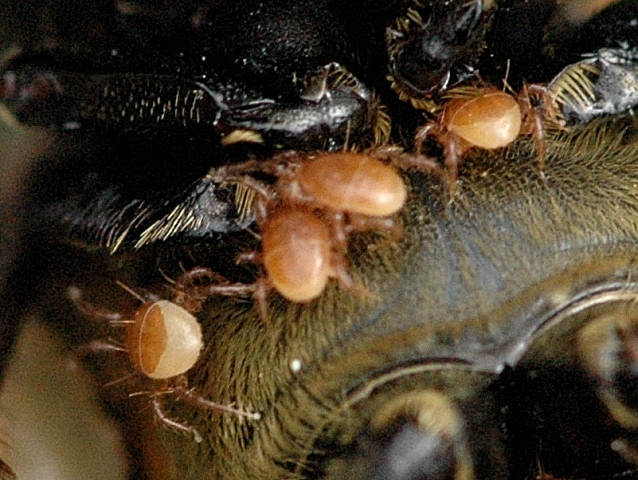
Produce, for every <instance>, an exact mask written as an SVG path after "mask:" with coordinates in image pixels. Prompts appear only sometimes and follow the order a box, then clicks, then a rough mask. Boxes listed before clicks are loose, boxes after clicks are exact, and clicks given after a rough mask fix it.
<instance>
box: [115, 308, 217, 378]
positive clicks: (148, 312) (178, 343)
mask: <svg viewBox="0 0 638 480" xmlns="http://www.w3.org/2000/svg"><path fill="white" fill-rule="evenodd" d="M126 346H127V349H128V353H129V357H130V359H131V362H132V363H133V365H135V367H136V368H137V369H138V370H140V371H141V372H142V373H143V374H144V375H146V376H147V377H149V378H152V379H155V380H165V379H168V378H172V377H176V376H177V375H181V374H183V373H186V372H187V371H188V370H190V369H191V367H192V366H193V365H195V363H196V362H197V360H198V359H199V356H200V353H201V350H202V348H203V347H204V340H203V337H202V327H201V326H200V325H199V323H198V322H197V319H196V318H195V316H194V315H192V314H191V313H189V312H187V311H186V310H184V308H182V307H180V306H179V305H177V304H175V303H172V302H169V301H168V300H157V301H156V302H153V303H150V304H148V303H147V304H145V305H143V306H142V307H141V308H139V309H137V310H136V311H135V312H134V313H133V315H132V321H131V323H130V324H128V325H127V327H126Z"/></svg>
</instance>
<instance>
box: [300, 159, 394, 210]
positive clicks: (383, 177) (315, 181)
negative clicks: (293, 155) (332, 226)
mask: <svg viewBox="0 0 638 480" xmlns="http://www.w3.org/2000/svg"><path fill="white" fill-rule="evenodd" d="M296 176H297V179H298V180H297V181H298V182H299V186H300V187H301V190H302V191H303V192H304V193H305V194H307V195H310V196H312V197H313V199H314V201H315V202H316V203H317V204H320V205H322V206H324V207H326V208H330V209H333V210H342V211H347V212H350V213H354V214H360V215H368V216H377V217H384V216H388V215H393V214H395V213H397V212H398V211H399V210H400V209H401V208H402V207H403V205H404V203H405V200H406V197H407V188H406V186H405V182H404V181H403V178H401V176H400V175H399V174H398V172H397V171H396V170H395V169H394V168H393V167H392V166H389V165H386V164H384V163H382V162H381V161H379V160H377V159H376V158H373V157H370V156H368V155H361V154H355V153H335V154H332V155H326V154H323V155H318V156H317V157H315V158H312V159H311V160H310V161H308V162H304V163H303V164H302V165H301V166H300V167H299V169H298V171H297V172H296Z"/></svg>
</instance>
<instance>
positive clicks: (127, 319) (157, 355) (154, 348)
mask: <svg viewBox="0 0 638 480" xmlns="http://www.w3.org/2000/svg"><path fill="white" fill-rule="evenodd" d="M198 275H201V271H200V270H198V269H193V271H192V272H191V273H187V274H186V275H185V276H184V277H183V278H184V279H185V281H186V280H189V281H190V280H191V279H193V278H194V277H196V276H198ZM176 285H178V287H176V288H178V289H181V290H184V288H182V287H185V283H183V282H182V279H180V280H179V281H178V282H176ZM127 290H128V288H127ZM68 295H69V298H70V299H71V301H72V302H73V303H74V304H75V305H76V307H77V308H78V309H79V310H80V312H82V313H83V314H84V315H86V316H88V317H90V318H94V319H96V320H108V321H109V322H110V323H111V324H114V325H117V324H120V325H124V327H125V336H124V342H123V343H124V346H123V347H120V346H118V345H115V344H111V343H107V342H101V341H96V342H93V343H91V344H90V346H89V347H88V349H89V350H91V351H123V352H126V353H127V354H128V356H129V359H130V361H131V364H132V365H133V366H134V367H135V369H136V370H137V371H138V372H140V373H141V374H142V375H144V376H145V377H147V378H149V379H151V380H153V381H154V384H153V387H152V389H151V390H150V391H149V392H148V393H149V395H150V397H151V402H152V406H153V409H154V411H155V413H156V414H157V417H158V418H159V420H160V421H161V422H162V423H164V424H165V425H168V426H170V427H172V428H175V429H177V430H180V431H183V432H187V433H191V434H192V435H193V436H194V438H195V440H196V441H197V442H199V441H201V436H200V435H199V433H198V432H197V431H196V430H195V429H194V428H193V427H190V426H188V425H185V424H183V423H180V422H177V421H175V420H173V419H172V418H170V416H169V415H168V414H167V413H166V412H165V410H164V406H163V397H164V396H165V395H167V394H169V393H171V394H173V395H175V396H176V397H177V398H179V399H181V400H184V401H186V402H188V403H189V404H191V405H194V406H196V407H200V408H207V409H211V410H217V411H220V412H225V413H230V414H234V415H238V416H242V417H247V418H249V419H253V420H256V419H259V418H260V414H258V413H250V412H246V411H243V410H239V409H235V408H232V407H230V406H227V405H222V404H219V403H215V402H212V401H210V400H208V399H206V398H203V397H201V396H199V395H197V394H196V393H194V392H193V391H192V390H191V389H189V387H188V380H187V377H186V375H185V374H186V373H187V372H188V371H189V370H190V369H191V368H192V367H193V366H194V365H195V364H196V363H197V361H198V360H199V359H200V356H201V352H202V349H203V347H204V340H203V334H202V328H201V325H200V324H199V322H198V321H197V318H196V317H195V316H194V315H193V314H192V313H191V312H189V311H187V310H186V309H185V308H184V307H182V306H180V305H178V304H177V303H174V302H171V301H168V300H164V299H159V298H157V297H155V296H149V298H148V300H145V299H142V298H140V300H141V301H142V306H140V307H139V308H138V309H136V310H135V311H134V312H133V313H131V314H122V313H118V312H110V311H104V310H101V309H99V308H98V307H96V306H94V305H92V304H90V303H89V302H88V301H87V300H85V299H84V297H83V294H82V292H81V290H80V289H79V288H77V287H70V288H69V289H68ZM135 295H136V296H137V294H135ZM194 302H195V301H194Z"/></svg>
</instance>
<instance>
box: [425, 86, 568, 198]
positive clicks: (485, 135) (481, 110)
mask: <svg viewBox="0 0 638 480" xmlns="http://www.w3.org/2000/svg"><path fill="white" fill-rule="evenodd" d="M457 92H458V93H459V95H461V96H459V97H458V98H453V99H452V100H450V101H449V102H448V103H447V104H446V105H445V106H444V107H443V111H442V112H441V113H440V115H439V117H438V118H437V119H436V120H434V121H431V122H428V123H426V124H425V125H423V126H422V127H420V128H419V129H418V131H417V134H416V137H415V149H416V152H417V154H420V153H421V149H422V148H423V143H424V142H425V141H426V140H427V139H428V138H429V137H430V136H433V137H435V138H436V139H437V141H438V142H439V143H440V144H441V145H442V146H443V148H444V152H445V153H444V163H445V169H444V170H443V171H441V170H440V169H439V168H438V167H436V166H433V169H434V170H437V171H439V172H440V173H441V174H442V176H443V178H444V180H445V182H446V184H447V187H448V191H449V192H450V194H451V195H454V194H456V193H457V185H456V182H457V179H458V166H459V163H460V161H461V160H460V159H461V157H462V156H463V154H464V153H466V152H467V151H468V150H469V149H471V148H474V147H478V148H483V149H487V150H494V149H497V148H503V147H506V146H508V145H509V144H511V143H512V142H513V141H514V140H516V139H517V138H518V136H519V135H533V136H534V138H535V139H536V144H537V157H538V168H539V170H540V171H541V172H542V171H543V169H544V167H545V129H544V127H543V120H544V118H545V116H547V117H549V118H553V117H555V116H556V115H557V114H556V112H555V109H554V107H553V103H552V101H551V99H549V97H548V95H547V92H546V90H545V88H544V87H542V86H540V85H526V86H525V87H524V88H523V90H522V92H521V93H520V94H519V95H518V96H517V97H516V98H514V97H513V96H512V95H509V94H508V93H505V92H503V91H501V90H498V89H495V88H486V89H474V88H472V89H457ZM455 94H456V93H455ZM530 96H535V97H538V98H539V100H540V102H539V103H540V107H539V108H537V107H535V106H534V105H533V104H532V100H531V98H530ZM541 110H542V111H541Z"/></svg>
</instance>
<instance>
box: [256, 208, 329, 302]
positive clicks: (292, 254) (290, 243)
mask: <svg viewBox="0 0 638 480" xmlns="http://www.w3.org/2000/svg"><path fill="white" fill-rule="evenodd" d="M331 247H332V239H331V232H330V229H329V227H328V225H327V224H326V222H324V221H323V220H321V219H320V218H318V217H317V216H315V215H313V214H312V213H309V212H306V211H304V210H295V209H289V208H288V209H282V210H281V211H278V212H276V213H274V214H273V215H272V216H270V217H268V218H267V219H266V220H265V222H264V224H263V226H262V252H263V259H262V260H263V263H264V268H265V269H266V273H267V274H268V278H269V279H270V281H271V282H272V285H273V286H274V287H275V289H276V290H277V291H278V292H279V293H280V294H281V295H282V296H284V297H286V298H287V299H288V300H292V301H293V302H308V301H310V300H313V299H314V298H316V297H318V296H319V295H321V292H323V290H324V288H325V286H326V283H327V282H328V278H329V277H330V276H331V275H332V272H333V268H332V266H331V261H332V250H331Z"/></svg>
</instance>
